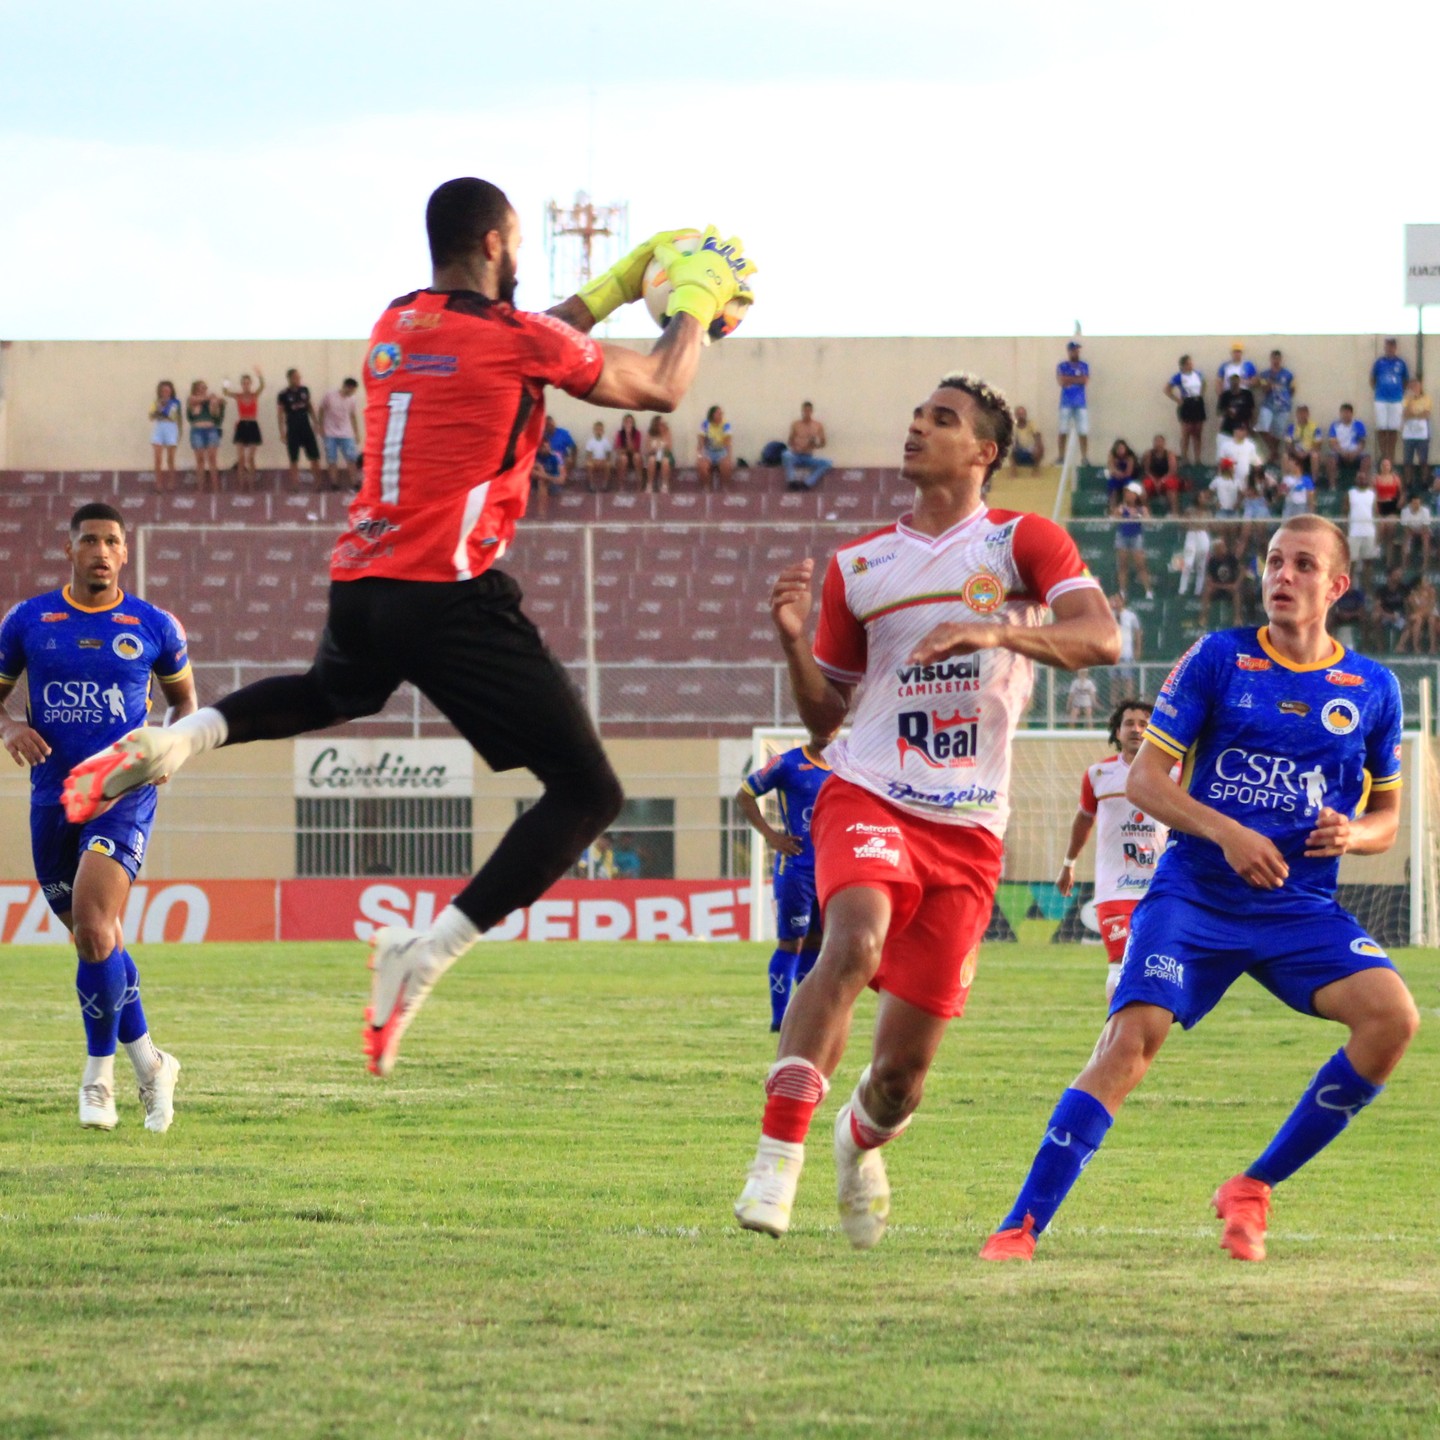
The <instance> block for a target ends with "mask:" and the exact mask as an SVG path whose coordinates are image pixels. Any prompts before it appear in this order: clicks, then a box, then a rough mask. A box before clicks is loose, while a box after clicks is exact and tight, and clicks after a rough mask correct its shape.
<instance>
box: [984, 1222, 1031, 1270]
mask: <svg viewBox="0 0 1440 1440" xmlns="http://www.w3.org/2000/svg"><path fill="white" fill-rule="evenodd" d="M980 1258H981V1259H982V1260H1033V1259H1034V1258H1035V1217H1034V1216H1033V1215H1027V1216H1026V1217H1025V1220H1024V1223H1023V1224H1020V1225H1017V1226H1015V1227H1014V1228H1013V1229H1010V1230H997V1231H996V1232H995V1233H994V1234H993V1235H992V1236H991V1237H990V1238H989V1239H988V1240H987V1241H986V1242H985V1243H984V1244H983V1245H982V1246H981V1247H980Z"/></svg>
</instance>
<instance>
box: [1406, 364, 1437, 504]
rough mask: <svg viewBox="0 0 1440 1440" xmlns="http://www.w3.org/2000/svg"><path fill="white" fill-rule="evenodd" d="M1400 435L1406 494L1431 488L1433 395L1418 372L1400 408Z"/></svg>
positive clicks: (1422, 492) (1426, 491) (1423, 492)
mask: <svg viewBox="0 0 1440 1440" xmlns="http://www.w3.org/2000/svg"><path fill="white" fill-rule="evenodd" d="M1400 439H1401V442H1402V444H1403V446H1404V455H1405V491H1406V494H1408V495H1415V494H1417V493H1418V494H1426V493H1428V492H1429V489H1430V397H1429V396H1428V395H1427V394H1426V393H1425V382H1424V381H1423V380H1421V379H1420V377H1419V376H1418V375H1417V376H1416V377H1415V378H1414V379H1413V380H1412V381H1411V382H1410V384H1409V387H1408V388H1407V390H1406V392H1405V403H1404V404H1403V405H1402V406H1401V408H1400Z"/></svg>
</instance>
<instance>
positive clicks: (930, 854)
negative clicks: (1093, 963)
mask: <svg viewBox="0 0 1440 1440" xmlns="http://www.w3.org/2000/svg"><path fill="white" fill-rule="evenodd" d="M810 838H811V841H812V843H813V844H814V846H815V890H816V894H817V896H818V898H819V901H820V907H821V911H822V913H823V911H824V907H825V906H826V905H827V904H829V902H830V897H831V896H832V895H834V894H835V892H836V891H837V890H844V889H846V888H847V887H848V886H851V885H864V886H868V887H870V888H871V889H875V890H883V891H885V892H886V893H887V894H888V895H889V896H890V905H891V918H890V929H889V932H888V934H887V935H886V937H885V948H884V950H883V951H882V952H881V956H880V968H879V970H877V971H876V972H875V978H874V979H873V980H871V982H870V988H871V989H872V990H885V991H888V992H889V993H890V994H892V995H898V996H899V997H900V999H902V1000H905V1001H907V1002H908V1003H909V1004H911V1005H914V1006H916V1007H917V1008H918V1009H920V1010H924V1011H927V1012H928V1013H929V1014H931V1015H939V1016H942V1017H944V1018H949V1017H951V1016H957V1015H963V1014H964V1013H965V1000H966V997H967V996H968V995H969V993H970V982H971V981H972V980H973V979H974V978H975V960H976V954H977V952H978V950H979V948H980V939H981V936H983V935H984V933H985V927H986V926H987V925H988V924H989V923H990V910H991V907H992V906H993V905H994V903H995V887H996V885H997V884H998V883H999V881H1000V861H1001V857H1002V855H1003V853H1004V850H1003V847H1002V845H1001V843H1000V841H999V840H998V839H997V838H996V837H995V836H994V835H992V834H991V833H990V832H989V831H988V830H982V829H980V828H979V827H977V826H973V825H940V824H937V823H936V822H935V821H933V820H922V819H920V818H919V817H918V816H914V815H910V814H908V813H907V812H905V811H903V810H899V809H897V808H896V807H895V806H893V805H890V804H887V803H886V802H885V801H884V800H882V799H880V797H879V796H878V795H872V794H871V793H870V792H869V791H868V790H862V789H861V788H860V787H859V786H858V785H852V784H851V783H850V782H849V781H848V780H842V779H841V778H840V777H839V776H838V775H834V776H831V778H830V779H829V780H827V781H826V782H825V784H824V785H822V786H821V787H820V794H819V796H818V798H817V799H816V801H815V813H814V816H813V817H812V818H811V821H810Z"/></svg>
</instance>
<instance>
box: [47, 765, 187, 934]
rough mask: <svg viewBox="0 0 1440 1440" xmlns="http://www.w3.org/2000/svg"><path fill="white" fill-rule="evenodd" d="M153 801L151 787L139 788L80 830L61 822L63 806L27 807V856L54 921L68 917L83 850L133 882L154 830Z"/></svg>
mask: <svg viewBox="0 0 1440 1440" xmlns="http://www.w3.org/2000/svg"><path fill="white" fill-rule="evenodd" d="M157 798H158V797H157V796H156V794H155V787H154V786H153V785H142V786H141V787H140V788H139V789H138V790H132V791H131V792H130V794H128V795H122V796H121V797H120V799H118V800H117V801H116V802H115V803H114V804H113V805H112V806H111V807H110V808H109V809H108V810H107V811H106V812H105V813H104V814H103V815H99V816H97V817H96V818H95V819H94V820H91V821H88V822H87V823H86V824H84V825H72V824H71V823H70V822H69V821H68V820H67V819H66V818H65V807H64V806H63V805H32V806H31V807H30V853H31V854H32V855H33V856H34V859H35V879H36V880H37V881H39V883H40V889H41V890H42V891H43V892H44V894H45V899H46V901H47V902H48V903H49V906H50V908H51V909H52V910H53V911H54V912H55V913H56V914H57V915H68V914H69V913H70V909H71V894H72V892H73V890H74V886H75V874H76V872H77V871H78V870H79V869H80V857H81V855H83V854H84V853H85V851H87V850H96V851H98V852H99V853H100V854H101V855H108V856H109V857H110V858H111V859H112V860H114V861H115V862H116V864H118V865H121V866H123V867H124V870H125V873H126V874H127V875H128V876H129V877H130V879H131V880H132V881H133V880H134V879H135V877H136V875H138V874H139V873H140V863H141V861H143V860H144V858H145V846H146V845H147V844H148V843H149V840H150V831H151V828H152V827H153V826H154V824H155V802H156V799H157Z"/></svg>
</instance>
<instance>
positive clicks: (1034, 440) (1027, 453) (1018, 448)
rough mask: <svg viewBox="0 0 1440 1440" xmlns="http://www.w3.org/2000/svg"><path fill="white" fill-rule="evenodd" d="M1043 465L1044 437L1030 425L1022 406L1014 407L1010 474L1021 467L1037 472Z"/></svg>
mask: <svg viewBox="0 0 1440 1440" xmlns="http://www.w3.org/2000/svg"><path fill="white" fill-rule="evenodd" d="M1044 463H1045V437H1044V436H1043V435H1042V434H1041V433H1040V432H1039V430H1037V429H1036V428H1035V426H1033V425H1032V424H1031V423H1030V416H1029V414H1028V413H1027V412H1026V410H1025V407H1024V406H1023V405H1017V406H1016V407H1015V439H1014V443H1013V444H1012V445H1011V446H1010V473H1011V474H1012V475H1013V474H1015V472H1016V471H1017V470H1019V469H1020V467H1021V466H1024V467H1025V468H1026V469H1027V470H1038V469H1039V468H1040V467H1041V466H1042V465H1043V464H1044Z"/></svg>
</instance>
